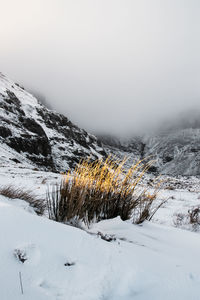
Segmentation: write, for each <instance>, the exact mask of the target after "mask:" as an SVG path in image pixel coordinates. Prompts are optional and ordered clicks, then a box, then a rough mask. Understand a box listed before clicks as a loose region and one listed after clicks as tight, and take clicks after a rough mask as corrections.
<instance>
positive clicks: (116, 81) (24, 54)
mask: <svg viewBox="0 0 200 300" xmlns="http://www.w3.org/2000/svg"><path fill="white" fill-rule="evenodd" d="M2 11H3V12H4V13H3V14H2V17H1V22H2V26H1V29H0V37H1V55H0V63H1V71H2V72H3V73H5V74H6V75H8V76H9V77H11V78H12V79H13V80H15V81H17V82H19V83H20V84H22V85H24V86H25V87H26V88H27V89H30V90H35V91H38V92H39V93H40V94H42V95H44V96H45V98H46V100H47V101H48V102H49V103H50V105H51V107H53V108H54V109H55V110H57V111H59V112H62V113H64V114H65V115H67V116H68V117H70V119H71V120H72V121H73V122H75V123H76V124H77V125H79V126H80V127H82V128H85V129H86V130H88V131H90V132H93V133H95V132H105V133H109V134H112V133H114V134H120V135H121V134H122V135H125V134H131V132H134V133H135V132H137V130H141V129H143V128H144V129H147V128H149V126H150V127H151V126H156V125H157V124H159V122H160V121H162V120H163V119H165V118H166V117H168V116H172V117H174V116H176V115H177V114H179V113H181V112H182V111H184V110H187V109H192V108H195V109H200V100H199V99H200V88H199V79H200V68H199V67H200V57H199V51H200V40H199V36H200V20H199V11H200V4H199V2H198V1H194V0H193V1H188V0H187V1H186V0H183V1H182V0H176V1H171V0H169V1H164V0H159V1H158V0H157V1H156V0H151V1H147V0H146V1H145V0H141V1H130V0H127V1H125V2H124V1H123V2H122V1H119V0H110V1H105V0H103V1H97V0H94V1H91V0H85V1H80V0H79V1H62V0H59V1H52V0H48V1H47V0H43V1H40V0H36V1H29V2H27V1H23V0H20V1H17V2H15V1H11V0H10V1H2Z"/></svg>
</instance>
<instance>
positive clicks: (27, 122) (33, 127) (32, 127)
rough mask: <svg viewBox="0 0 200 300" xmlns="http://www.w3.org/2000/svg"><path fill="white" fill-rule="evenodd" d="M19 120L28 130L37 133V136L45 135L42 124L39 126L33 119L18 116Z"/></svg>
mask: <svg viewBox="0 0 200 300" xmlns="http://www.w3.org/2000/svg"><path fill="white" fill-rule="evenodd" d="M19 121H20V122H22V124H23V126H24V127H25V128H26V129H28V130H29V131H31V132H33V133H36V134H38V135H39V136H45V137H46V133H45V131H44V129H43V128H42V126H40V125H39V124H38V123H37V122H36V121H35V120H34V119H30V118H25V117H21V116H20V117H19Z"/></svg>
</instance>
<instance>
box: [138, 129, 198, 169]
mask: <svg viewBox="0 0 200 300" xmlns="http://www.w3.org/2000/svg"><path fill="white" fill-rule="evenodd" d="M143 142H144V144H145V148H144V154H143V155H144V156H149V155H153V158H155V159H156V161H157V162H156V165H155V166H156V167H157V170H158V171H159V172H161V173H162V174H169V175H200V128H185V129H173V130H169V131H167V132H164V133H162V134H158V135H155V136H151V137H147V138H146V139H143Z"/></svg>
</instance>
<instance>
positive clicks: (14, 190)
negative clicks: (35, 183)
mask: <svg viewBox="0 0 200 300" xmlns="http://www.w3.org/2000/svg"><path fill="white" fill-rule="evenodd" d="M0 195H2V196H5V197H7V198H9V199H20V200H24V201H26V202H28V203H29V204H30V206H31V207H33V208H34V210H35V212H36V213H37V214H38V215H42V214H43V213H44V210H45V208H46V204H45V199H41V198H39V197H37V196H36V195H34V194H33V192H32V191H30V190H25V189H23V188H19V187H15V186H12V185H7V186H3V187H0Z"/></svg>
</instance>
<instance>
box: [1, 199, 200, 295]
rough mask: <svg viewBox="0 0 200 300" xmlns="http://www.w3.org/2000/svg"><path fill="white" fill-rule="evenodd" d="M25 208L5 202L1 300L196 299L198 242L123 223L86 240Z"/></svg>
mask: <svg viewBox="0 0 200 300" xmlns="http://www.w3.org/2000/svg"><path fill="white" fill-rule="evenodd" d="M24 208H25V206H23V205H22V203H19V201H18V202H17V200H16V201H15V200H8V199H6V198H3V197H1V198H0V228H1V233H0V243H1V247H0V256H1V262H0V268H1V272H0V299H1V300H13V299H15V300H18V299H27V300H35V299H38V300H44V299H48V300H50V299H52V300H62V299H63V300H66V299H70V300H102V299H108V300H121V299H123V300H132V299H140V300H146V299H154V300H160V299H166V300H169V299H170V300H177V299H181V300H184V299H185V300H188V299H194V300H197V299H199V295H200V270H199V264H198V261H199V248H200V238H199V234H197V233H192V232H189V231H184V230H180V229H175V228H172V227H171V228H170V227H165V226H163V225H158V224H153V223H148V222H147V223H145V224H143V225H142V226H137V225H133V224H131V223H130V222H122V221H121V220H120V218H116V219H113V220H107V221H102V222H100V223H98V224H96V225H94V226H93V227H91V228H90V230H89V233H87V232H85V231H83V230H80V229H77V228H74V227H71V226H67V225H62V224H59V223H57V222H53V221H49V220H48V219H46V218H44V217H38V216H36V215H34V214H31V213H30V212H27V211H25V210H24ZM98 232H101V233H102V234H107V235H109V236H112V237H113V241H111V242H107V241H105V240H103V239H101V237H100V235H99V234H98ZM19 255H21V256H23V258H24V259H25V262H24V263H22V262H21V261H20V260H19ZM19 272H21V276H22V285H23V295H22V293H21V288H20V278H19Z"/></svg>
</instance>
